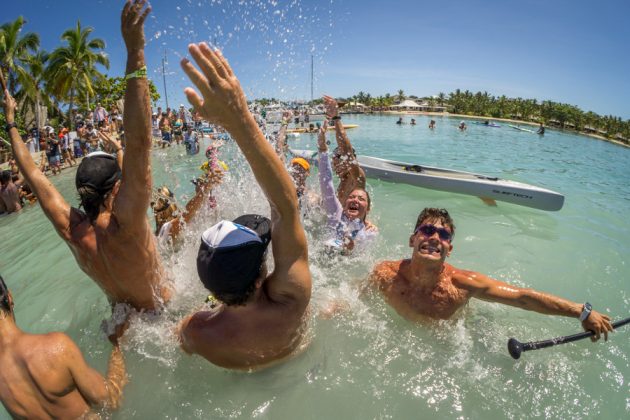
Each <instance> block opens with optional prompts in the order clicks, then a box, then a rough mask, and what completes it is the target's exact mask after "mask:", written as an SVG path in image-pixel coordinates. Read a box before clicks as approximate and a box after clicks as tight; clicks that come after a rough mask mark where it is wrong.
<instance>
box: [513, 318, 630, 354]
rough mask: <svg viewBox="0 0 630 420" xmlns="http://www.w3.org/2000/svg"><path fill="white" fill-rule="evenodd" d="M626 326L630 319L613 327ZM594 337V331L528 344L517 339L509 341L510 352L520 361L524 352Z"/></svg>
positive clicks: (623, 320)
mask: <svg viewBox="0 0 630 420" xmlns="http://www.w3.org/2000/svg"><path fill="white" fill-rule="evenodd" d="M626 324H630V318H626V319H622V320H620V321H617V322H613V324H612V326H613V328H614V329H617V328H619V327H621V326H624V325H626ZM593 335H595V333H594V332H593V331H584V332H582V333H578V334H573V335H566V336H563V337H557V338H551V339H549V340H543V341H530V342H528V343H521V342H520V341H518V340H517V339H516V338H510V339H509V340H508V351H509V352H510V355H511V356H512V357H513V358H514V359H518V358H520V357H521V353H522V352H524V351H529V350H538V349H544V348H545V347H551V346H555V345H556V344H564V343H570V342H572V341H577V340H582V339H584V338H587V337H591V336H593Z"/></svg>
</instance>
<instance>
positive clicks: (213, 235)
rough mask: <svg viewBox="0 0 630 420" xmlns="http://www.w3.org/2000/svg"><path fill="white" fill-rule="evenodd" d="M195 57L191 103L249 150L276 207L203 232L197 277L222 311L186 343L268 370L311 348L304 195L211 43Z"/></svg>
mask: <svg viewBox="0 0 630 420" xmlns="http://www.w3.org/2000/svg"><path fill="white" fill-rule="evenodd" d="M188 49H189V52H190V53H191V55H192V57H193V58H194V60H195V61H196V63H197V64H198V66H199V68H200V69H201V70H198V69H197V68H196V67H194V66H193V64H192V63H191V62H190V61H189V60H188V59H183V60H182V62H181V65H182V68H183V69H184V71H185V72H186V74H187V75H188V77H189V78H190V79H191V80H192V82H193V83H194V85H195V86H196V87H197V88H198V89H199V91H200V92H201V93H202V95H203V98H201V97H200V96H199V95H198V94H197V93H196V92H195V91H194V90H192V89H191V88H187V89H186V90H185V93H186V96H187V98H188V100H189V102H190V103H191V104H192V105H193V106H194V108H195V110H196V111H198V112H199V113H200V114H201V115H202V116H203V117H204V118H205V119H207V120H208V121H210V122H211V123H213V124H218V125H220V126H222V127H224V128H225V129H226V130H227V131H228V132H229V133H230V135H231V136H232V138H233V139H234V141H235V142H236V144H237V145H238V146H239V148H240V149H241V150H242V152H243V155H244V156H245V158H246V159H247V161H248V163H249V164H250V166H251V168H252V172H253V174H254V176H255V178H256V180H257V181H258V183H259V185H260V187H261V188H262V190H263V192H264V193H265V196H266V197H267V199H268V200H269V204H270V209H271V217H270V219H271V221H269V219H267V218H265V217H261V216H248V217H246V218H239V219H236V220H235V221H234V222H221V223H220V224H219V225H215V226H213V227H212V228H210V229H209V230H208V231H206V232H204V234H203V235H202V243H201V245H200V248H199V253H198V258H197V271H198V273H199V277H200V279H201V280H202V282H203V283H204V285H206V287H207V288H208V290H210V292H211V293H212V294H213V295H214V297H215V298H216V299H218V300H219V301H220V302H222V304H221V305H219V306H218V307H217V308H215V310H214V311H212V312H209V311H200V312H196V313H194V314H193V315H191V316H189V317H187V318H185V319H184V320H183V321H182V322H181V324H180V328H179V340H180V342H181V346H182V348H183V350H184V351H186V352H187V353H196V354H199V355H200V356H202V357H204V358H205V359H206V360H208V361H209V362H211V363H213V364H215V365H218V366H222V367H225V368H229V369H241V370H251V369H257V368H262V367H265V366H269V365H270V364H271V363H274V362H278V361H280V360H282V359H285V358H286V357H289V356H291V355H293V354H295V353H296V352H298V351H299V350H301V349H303V348H304V347H305V343H304V342H303V341H304V335H305V331H306V321H307V318H308V307H309V301H310V297H311V275H310V271H309V267H308V249H307V244H306V235H305V232H304V229H303V228H302V225H301V223H300V217H299V212H298V206H297V193H296V191H295V187H294V185H293V183H292V181H291V178H290V177H289V174H288V173H287V171H286V170H285V169H284V165H283V164H282V162H281V161H280V159H279V158H278V156H277V155H276V153H275V151H274V149H273V147H272V146H271V144H269V143H268V142H267V140H266V139H265V137H264V135H263V133H262V132H261V131H260V129H259V127H258V125H257V123H256V120H255V119H254V117H253V116H252V114H251V112H250V111H249V109H248V106H247V100H246V98H245V94H244V93H243V90H242V88H241V86H240V83H239V81H238V79H237V78H236V76H235V75H234V72H233V71H232V68H231V67H230V65H229V64H228V62H227V60H226V59H225V58H224V57H223V55H222V54H221V52H220V51H219V50H213V49H211V48H210V47H209V46H208V45H207V44H205V43H201V44H191V45H189V48H188ZM271 239H273V241H271ZM270 241H271V244H272V246H273V258H274V271H273V272H272V273H267V269H266V264H265V258H264V255H265V250H266V248H267V245H268V244H269V243H270Z"/></svg>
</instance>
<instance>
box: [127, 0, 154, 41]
mask: <svg viewBox="0 0 630 420" xmlns="http://www.w3.org/2000/svg"><path fill="white" fill-rule="evenodd" d="M145 5H147V1H146V0H127V2H126V3H125V7H123V11H122V15H121V16H120V30H121V32H122V36H123V39H124V40H125V45H126V46H127V51H131V50H142V49H144V20H145V19H146V18H147V15H148V14H149V12H151V6H148V5H147V7H146V9H145V8H144V6H145ZM143 9H144V10H143Z"/></svg>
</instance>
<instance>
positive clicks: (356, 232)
mask: <svg viewBox="0 0 630 420" xmlns="http://www.w3.org/2000/svg"><path fill="white" fill-rule="evenodd" d="M327 128H328V126H327V123H326V121H324V125H323V126H322V128H321V129H320V132H319V135H318V138H317V148H318V150H319V185H320V188H321V193H322V203H323V207H324V210H325V211H326V216H327V224H328V228H329V230H330V231H331V233H332V235H333V238H331V239H330V240H328V241H327V242H326V244H327V246H328V247H329V248H331V249H334V250H339V251H341V252H342V253H343V254H347V253H349V252H351V251H352V250H353V249H354V248H355V245H356V244H359V245H361V246H364V245H365V244H367V243H369V242H370V240H371V239H373V238H375V237H376V236H377V235H378V229H377V228H376V226H374V225H373V224H371V223H370V222H368V221H367V220H366V218H367V215H368V213H369V211H370V207H371V200H370V195H369V194H368V192H367V191H366V190H365V188H363V187H355V188H354V189H353V190H352V191H350V193H349V194H348V195H347V196H346V197H345V199H344V200H343V201H341V200H339V198H338V196H337V195H335V188H334V186H333V179H332V168H331V166H330V160H329V159H328V145H327V143H326V131H327ZM342 203H343V204H342Z"/></svg>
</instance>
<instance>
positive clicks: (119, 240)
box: [4, 0, 169, 309]
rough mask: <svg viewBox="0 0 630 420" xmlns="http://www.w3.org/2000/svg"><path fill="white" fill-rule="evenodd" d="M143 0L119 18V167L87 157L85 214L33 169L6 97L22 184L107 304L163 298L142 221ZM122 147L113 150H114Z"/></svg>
mask: <svg viewBox="0 0 630 420" xmlns="http://www.w3.org/2000/svg"><path fill="white" fill-rule="evenodd" d="M145 5H146V1H145V0H133V1H131V0H130V1H128V2H127V3H126V4H125V7H124V9H123V12H122V16H121V29H122V35H123V38H124V40H125V44H126V46H127V70H126V73H127V75H126V77H125V78H126V79H127V90H126V92H125V118H124V124H125V136H126V138H127V148H126V153H125V159H124V163H123V166H122V169H121V168H120V167H119V165H118V163H117V160H116V158H115V157H114V156H112V155H108V154H106V153H103V152H97V153H92V154H90V155H88V156H86V157H85V158H84V159H83V161H82V162H81V164H80V165H79V168H78V169H77V174H76V187H77V191H78V192H79V196H80V200H81V206H80V207H83V211H80V210H79V209H75V208H71V207H70V205H69V204H68V203H67V202H66V200H64V198H63V197H62V196H61V194H59V192H58V191H57V189H56V188H55V187H54V186H53V185H52V184H51V183H50V182H49V181H48V179H47V178H46V177H45V176H44V175H43V174H42V173H41V172H40V171H39V170H38V169H37V167H36V166H35V164H34V162H33V159H32V158H31V155H30V153H28V150H27V149H26V147H25V146H24V143H23V142H22V140H21V139H20V135H19V133H18V130H17V128H16V124H15V122H14V121H15V119H14V116H15V101H14V100H13V98H12V97H11V96H10V95H9V92H8V91H7V90H5V91H4V95H5V104H4V108H5V115H6V120H7V123H8V124H7V127H6V130H7V132H8V133H9V136H10V138H11V145H12V146H13V153H14V154H15V158H16V160H17V162H18V165H19V167H20V170H21V171H22V173H23V175H24V177H25V178H26V181H27V182H28V184H29V185H30V186H31V188H32V190H33V192H34V193H35V195H36V196H37V198H38V199H39V202H40V204H41V207H42V210H43V211H44V213H45V214H46V216H47V217H48V218H49V219H50V221H51V222H52V224H53V226H54V227H55V229H56V230H57V233H58V234H59V236H61V237H62V238H63V239H64V240H65V241H66V243H67V244H68V246H69V247H70V249H71V250H72V253H73V254H74V256H75V258H76V260H77V263H78V264H79V267H81V269H82V270H83V271H84V272H85V273H86V274H87V275H89V276H90V277H91V278H92V279H93V280H94V281H95V282H96V283H97V284H98V285H99V286H100V287H101V288H102V289H103V291H104V292H105V293H106V294H107V296H108V298H109V299H110V301H112V302H113V303H118V302H125V303H128V304H130V305H132V306H133V307H135V308H136V309H156V308H158V307H159V306H160V305H161V303H162V302H163V301H165V300H167V299H168V297H169V290H168V288H167V287H165V284H164V275H163V270H162V265H161V263H160V259H159V257H158V253H157V245H156V241H155V238H154V236H153V232H152V229H151V226H150V225H149V221H148V219H147V214H146V213H147V209H148V207H149V202H150V200H151V169H150V167H151V166H150V163H151V159H150V156H151V117H150V115H151V109H150V107H149V105H150V100H149V86H148V82H147V79H146V66H145V65H144V20H145V18H146V17H147V15H148V13H149V11H150V8H149V7H146V8H145ZM121 153H122V149H121V148H120V147H117V150H116V154H117V155H120V154H121Z"/></svg>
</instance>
